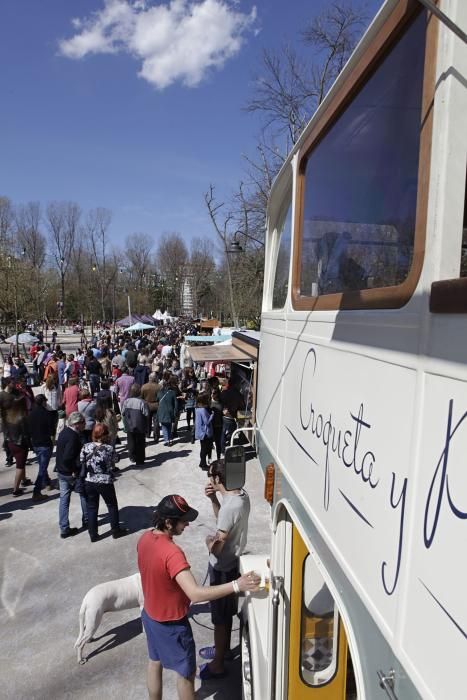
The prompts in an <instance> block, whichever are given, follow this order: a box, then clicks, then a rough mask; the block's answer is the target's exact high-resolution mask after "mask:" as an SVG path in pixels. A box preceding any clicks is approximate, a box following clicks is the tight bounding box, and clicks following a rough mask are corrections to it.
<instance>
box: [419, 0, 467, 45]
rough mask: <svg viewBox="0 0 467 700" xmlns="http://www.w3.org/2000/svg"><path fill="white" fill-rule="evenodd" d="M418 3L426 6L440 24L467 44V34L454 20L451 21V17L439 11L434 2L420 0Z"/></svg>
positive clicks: (431, 0)
mask: <svg viewBox="0 0 467 700" xmlns="http://www.w3.org/2000/svg"><path fill="white" fill-rule="evenodd" d="M418 2H420V3H421V4H422V5H424V6H425V7H426V9H427V10H429V11H430V12H432V13H433V14H434V15H435V17H437V18H438V19H439V20H440V22H442V23H443V24H445V25H446V27H447V28H448V29H450V30H451V31H452V32H454V34H455V35H456V36H458V37H459V39H460V40H461V41H463V42H464V44H465V43H467V34H466V33H465V32H464V31H463V30H462V29H461V28H460V27H458V26H457V24H456V23H455V22H453V21H452V19H449V17H448V16H447V15H445V14H444V12H442V11H441V10H440V9H439V7H436V5H435V3H434V2H433V0H418Z"/></svg>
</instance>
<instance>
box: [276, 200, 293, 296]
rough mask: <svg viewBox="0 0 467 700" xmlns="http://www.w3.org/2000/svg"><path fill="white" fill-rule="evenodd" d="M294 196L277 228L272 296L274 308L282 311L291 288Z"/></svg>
mask: <svg viewBox="0 0 467 700" xmlns="http://www.w3.org/2000/svg"><path fill="white" fill-rule="evenodd" d="M291 198H292V195H290V203H289V206H288V208H287V210H286V212H284V216H283V219H282V221H281V222H280V225H279V226H278V228H277V235H278V237H279V240H278V242H277V247H276V252H277V258H276V270H275V275H274V290H273V294H272V308H273V309H282V308H283V306H284V305H285V300H286V299H287V291H288V288H289V267H290V244H291V233H292V231H291V229H292V201H291Z"/></svg>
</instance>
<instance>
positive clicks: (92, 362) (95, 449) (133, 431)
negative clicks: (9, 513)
mask: <svg viewBox="0 0 467 700" xmlns="http://www.w3.org/2000/svg"><path fill="white" fill-rule="evenodd" d="M193 333H196V330H195V329H194V328H193V327H189V326H187V325H186V324H181V323H179V324H177V325H171V326H164V327H161V328H159V329H155V330H154V331H152V332H150V333H149V334H146V335H142V336H140V337H138V338H132V337H130V336H129V335H128V334H125V333H121V334H120V335H119V336H117V337H115V338H113V339H112V337H111V335H110V332H107V331H103V332H102V333H100V335H99V336H94V337H93V338H91V340H90V342H89V343H87V344H86V343H85V344H84V346H83V347H80V348H78V349H77V351H76V352H75V353H68V354H67V353H65V352H63V351H62V349H61V348H60V345H58V344H57V342H56V337H55V338H54V339H53V342H52V343H50V344H43V343H42V344H40V343H38V344H36V345H34V346H32V347H31V349H30V354H31V358H32V361H33V376H35V377H36V378H37V382H36V383H37V384H38V385H39V388H38V389H36V392H33V391H32V389H31V386H30V383H31V382H30V377H31V375H30V373H29V372H28V370H27V368H26V365H25V363H24V361H23V360H22V359H21V358H15V359H14V360H12V361H11V362H9V363H7V365H8V366H7V367H6V371H5V373H4V377H3V378H2V390H1V391H0V417H1V422H2V431H3V437H4V443H3V447H4V450H5V453H6V459H7V464H8V465H10V466H13V465H14V466H15V470H14V479H13V496H14V497H18V496H21V495H23V494H25V488H27V487H29V486H32V487H33V490H32V499H33V501H42V500H46V499H47V495H46V492H47V491H50V490H54V489H57V488H58V490H59V493H60V498H59V513H58V525H59V530H60V537H61V538H63V539H66V538H68V537H72V536H74V535H76V534H78V532H80V530H87V531H88V533H89V538H90V541H91V542H92V543H93V542H96V541H98V540H99V532H98V510H99V500H100V498H101V497H102V499H103V500H104V502H105V504H106V506H107V509H108V512H109V519H110V527H111V534H112V537H113V538H119V537H122V536H124V535H125V534H127V532H128V530H127V529H126V528H124V527H122V526H121V524H120V518H119V509H118V501H117V495H116V491H115V479H116V477H117V476H118V473H119V468H118V466H117V463H118V459H119V450H118V445H119V444H121V443H122V438H121V437H120V436H119V429H120V421H121V424H122V427H123V430H124V433H125V435H126V447H127V449H128V456H129V459H130V461H131V462H133V463H134V464H135V465H136V466H137V467H140V468H144V464H145V460H146V440H147V439H148V438H149V437H151V435H152V437H153V439H154V441H155V442H156V443H158V442H159V441H161V440H162V441H163V444H164V447H165V448H167V449H170V447H171V446H172V445H173V444H174V441H175V440H177V438H178V432H179V430H180V428H179V420H180V416H181V414H182V413H183V412H184V413H185V418H186V427H185V426H184V428H185V430H187V431H188V439H189V440H190V441H191V443H194V442H195V441H199V446H200V460H199V466H200V468H201V469H203V470H206V471H207V472H208V483H207V486H206V489H205V493H206V496H207V497H208V498H209V499H210V501H211V503H212V507H213V513H214V516H215V517H216V520H217V532H216V535H214V536H211V537H208V538H207V540H206V545H207V549H208V552H209V578H210V586H204V587H203V586H199V585H198V584H197V583H196V581H195V579H194V578H193V576H192V574H191V572H190V565H189V563H188V562H187V560H186V557H185V555H184V553H183V551H182V550H181V549H180V547H178V545H177V544H176V543H175V542H174V537H177V536H179V535H181V534H182V533H183V531H184V529H185V528H186V527H187V525H188V524H189V522H191V521H193V520H194V519H195V518H196V517H197V515H198V513H197V511H195V510H194V509H193V508H191V507H190V506H189V505H188V504H187V502H186V501H185V499H184V498H183V497H182V496H179V495H169V496H166V497H165V498H164V499H162V501H161V502H160V503H159V505H158V506H157V507H156V510H155V517H154V527H153V529H151V530H149V531H147V532H146V533H144V534H143V535H142V537H141V538H140V540H139V542H138V566H139V569H140V572H141V580H142V588H143V594H144V601H145V602H144V609H143V611H142V619H143V625H144V629H145V632H146V636H147V642H148V653H149V665H148V675H147V681H148V691H149V697H150V698H151V700H159V699H160V698H161V697H162V669H163V668H168V669H172V670H174V671H175V672H176V673H177V674H178V675H177V679H178V680H177V688H178V694H179V698H181V699H182V698H183V699H184V698H190V699H191V698H193V697H194V678H195V672H196V661H195V647H194V641H193V635H192V633H191V628H190V625H189V622H188V617H187V613H188V607H189V605H190V602H196V601H201V600H209V601H211V614H212V621H213V624H214V645H213V646H212V647H205V648H203V649H201V650H200V655H201V656H202V657H203V658H204V659H205V660H206V662H207V663H206V664H204V666H202V667H201V669H200V672H199V674H200V677H201V678H202V679H205V680H208V679H212V678H221V677H223V676H224V675H225V667H224V662H225V660H226V659H228V657H229V653H230V651H229V650H230V634H231V629H232V618H233V616H234V614H235V613H236V609H237V599H236V595H237V594H238V593H239V592H241V591H246V590H255V589H256V588H257V585H258V582H259V579H258V577H257V576H256V575H255V574H254V573H253V572H251V573H250V574H249V575H244V576H239V555H240V553H241V552H242V551H243V549H244V546H245V544H246V537H247V529H248V514H249V509H250V503H249V499H248V495H247V494H246V492H245V491H244V490H243V489H238V490H235V491H229V492H227V491H226V490H225V468H224V462H223V459H222V455H223V454H224V451H225V447H226V445H228V444H230V438H231V436H232V433H233V431H234V430H235V429H236V427H237V425H236V416H237V412H238V411H239V410H242V409H243V408H245V405H244V398H243V396H242V394H241V393H240V391H239V389H238V388H237V387H236V386H235V385H234V384H233V383H231V382H230V383H229V381H228V380H225V379H222V378H221V379H220V378H219V377H218V376H216V375H213V376H206V373H205V371H204V367H202V366H201V367H196V366H194V365H193V362H192V361H191V358H190V356H189V353H188V352H187V349H186V348H185V346H184V344H183V337H184V335H185V334H191V335H192V334H193ZM124 439H125V438H123V440H124ZM54 447H55V467H54V472H55V473H56V474H51V473H50V472H49V463H50V460H51V457H52V453H53V450H54ZM124 448H125V445H124V444H123V445H122V446H121V449H124ZM31 450H32V451H33V452H34V453H35V455H36V459H37V464H38V470H37V477H36V479H35V481H34V484H33V483H32V481H31V479H29V478H28V476H27V474H26V470H27V464H28V456H29V452H30V451H31ZM214 450H215V456H216V459H215V460H213V459H212V458H213V451H214ZM54 476H56V477H57V478H56V479H55V478H54ZM72 493H77V494H78V496H79V498H80V503H81V514H82V522H81V525H82V528H81V529H80V528H77V527H71V526H70V522H69V505H70V498H71V495H72ZM218 495H221V497H222V498H221V501H219V500H218Z"/></svg>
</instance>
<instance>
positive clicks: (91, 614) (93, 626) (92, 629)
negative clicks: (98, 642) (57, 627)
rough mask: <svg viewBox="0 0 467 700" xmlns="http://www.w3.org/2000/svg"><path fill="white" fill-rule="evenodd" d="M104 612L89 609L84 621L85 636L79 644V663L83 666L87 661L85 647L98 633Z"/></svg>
mask: <svg viewBox="0 0 467 700" xmlns="http://www.w3.org/2000/svg"><path fill="white" fill-rule="evenodd" d="M102 616H103V612H102V610H91V609H89V608H87V610H86V617H85V621H84V634H83V636H82V638H81V639H80V640H79V643H78V663H79V664H81V665H83V664H85V663H86V661H87V657H84V658H83V649H84V645H85V644H87V643H88V642H91V641H92V638H93V637H94V635H95V634H96V632H97V629H98V627H99V625H100V624H101V621H102Z"/></svg>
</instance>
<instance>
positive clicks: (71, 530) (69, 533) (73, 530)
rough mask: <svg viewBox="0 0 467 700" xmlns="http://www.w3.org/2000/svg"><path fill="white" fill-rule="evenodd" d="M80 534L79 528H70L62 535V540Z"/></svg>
mask: <svg viewBox="0 0 467 700" xmlns="http://www.w3.org/2000/svg"><path fill="white" fill-rule="evenodd" d="M78 532H79V530H78V528H77V527H69V528H68V530H65V531H64V532H61V533H60V537H61V538H62V540H66V538H67V537H74V536H75V535H77V534H78Z"/></svg>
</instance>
